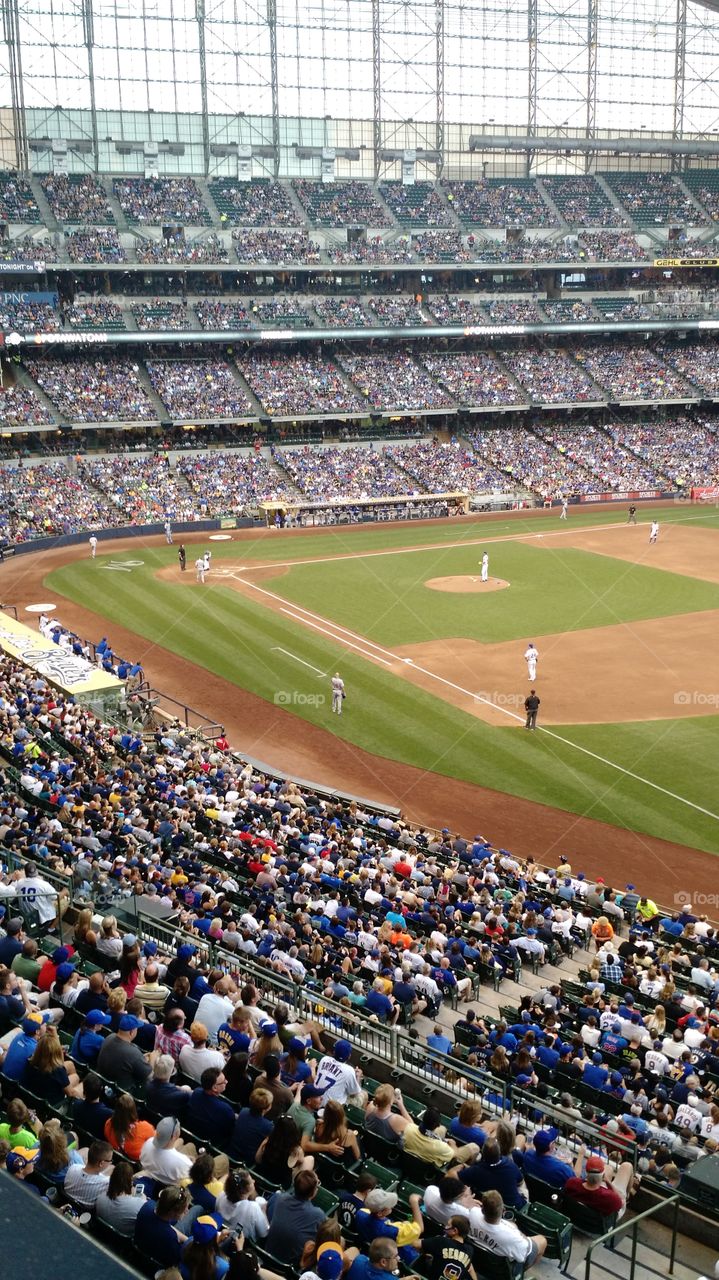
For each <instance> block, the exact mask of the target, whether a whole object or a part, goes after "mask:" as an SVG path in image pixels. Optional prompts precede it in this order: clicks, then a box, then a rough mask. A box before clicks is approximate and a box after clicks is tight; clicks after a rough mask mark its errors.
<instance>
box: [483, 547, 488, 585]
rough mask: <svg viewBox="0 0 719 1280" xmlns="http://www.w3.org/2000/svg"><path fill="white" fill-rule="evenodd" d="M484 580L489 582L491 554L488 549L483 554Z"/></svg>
mask: <svg viewBox="0 0 719 1280" xmlns="http://www.w3.org/2000/svg"><path fill="white" fill-rule="evenodd" d="M482 582H489V556H488V555H487V552H486V551H485V553H484V555H483V556H482Z"/></svg>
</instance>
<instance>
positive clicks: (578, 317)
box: [542, 298, 597, 324]
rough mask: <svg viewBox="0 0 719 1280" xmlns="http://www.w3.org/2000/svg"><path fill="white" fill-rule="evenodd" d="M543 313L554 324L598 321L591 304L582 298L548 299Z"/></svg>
mask: <svg viewBox="0 0 719 1280" xmlns="http://www.w3.org/2000/svg"><path fill="white" fill-rule="evenodd" d="M542 311H543V312H544V314H545V316H546V317H547V319H548V320H551V321H552V323H553V324H585V323H591V322H592V321H596V319H597V316H596V314H595V312H594V311H593V310H592V308H591V305H590V303H588V302H583V301H582V300H581V298H547V299H546V300H545V301H543V302H542Z"/></svg>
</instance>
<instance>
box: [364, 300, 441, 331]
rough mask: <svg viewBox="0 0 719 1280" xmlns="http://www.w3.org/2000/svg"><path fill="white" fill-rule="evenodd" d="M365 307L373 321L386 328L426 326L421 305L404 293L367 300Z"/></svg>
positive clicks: (425, 318)
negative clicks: (373, 318) (384, 325)
mask: <svg viewBox="0 0 719 1280" xmlns="http://www.w3.org/2000/svg"><path fill="white" fill-rule="evenodd" d="M367 307H368V309H369V311H370V312H371V313H372V315H373V316H374V317H375V320H376V321H377V320H378V321H379V323H380V324H386V325H387V326H388V327H392V328H398V329H404V328H408V327H409V326H416V325H419V324H427V317H426V315H425V314H424V311H423V310H422V303H421V301H419V300H418V299H415V298H413V297H412V296H411V295H410V294H406V293H389V294H386V293H383V294H378V295H377V296H376V297H373V298H368V299H367Z"/></svg>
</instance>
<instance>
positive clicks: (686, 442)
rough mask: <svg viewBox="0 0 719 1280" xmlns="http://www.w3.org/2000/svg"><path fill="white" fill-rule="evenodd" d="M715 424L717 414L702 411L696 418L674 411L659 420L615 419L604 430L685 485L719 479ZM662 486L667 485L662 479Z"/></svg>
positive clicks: (660, 474)
mask: <svg viewBox="0 0 719 1280" xmlns="http://www.w3.org/2000/svg"><path fill="white" fill-rule="evenodd" d="M717 427H718V424H717V419H716V418H711V419H710V418H708V417H707V416H706V414H703V413H702V414H700V415H698V417H697V418H695V419H691V418H689V417H688V416H687V415H686V414H676V415H674V416H672V417H669V418H665V419H663V420H662V421H661V422H651V423H649V422H639V423H627V422H614V423H609V424H607V426H606V430H607V431H608V432H609V433H610V435H611V436H612V439H613V440H615V441H616V442H617V443H618V444H620V445H622V446H623V447H624V448H625V449H630V450H631V451H632V452H633V453H635V454H636V455H637V456H638V457H639V458H642V459H644V460H645V462H646V463H647V464H648V465H649V466H650V467H651V468H652V470H653V471H654V473H655V474H656V475H657V477H665V476H668V477H669V479H670V480H671V481H672V483H673V484H676V485H678V486H679V488H684V487H685V486H690V485H691V484H699V485H701V484H707V485H714V484H717V483H719V435H718V434H717ZM661 487H662V488H665V489H668V488H669V487H670V486H669V485H668V484H664V483H663V484H662V486H661Z"/></svg>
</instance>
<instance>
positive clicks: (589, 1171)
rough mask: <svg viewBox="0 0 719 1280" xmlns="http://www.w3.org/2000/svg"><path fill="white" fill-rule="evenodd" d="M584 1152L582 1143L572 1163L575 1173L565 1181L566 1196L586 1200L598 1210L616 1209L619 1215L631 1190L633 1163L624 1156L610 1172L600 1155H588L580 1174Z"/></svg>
mask: <svg viewBox="0 0 719 1280" xmlns="http://www.w3.org/2000/svg"><path fill="white" fill-rule="evenodd" d="M584 1152H585V1148H584V1147H582V1149H581V1151H580V1153H579V1158H578V1160H577V1164H576V1166H575V1169H576V1171H577V1172H576V1176H575V1177H573V1178H569V1179H568V1180H567V1182H565V1184H564V1196H565V1198H567V1199H569V1200H575V1201H577V1202H578V1203H579V1204H585V1205H587V1207H588V1208H590V1209H595V1210H596V1212H597V1213H601V1214H605V1215H609V1214H611V1213H616V1214H618V1215H619V1217H621V1216H622V1214H623V1213H624V1210H625V1209H626V1207H627V1199H628V1198H629V1195H630V1194H631V1192H632V1190H633V1183H634V1168H633V1166H632V1165H631V1164H630V1163H629V1161H628V1160H625V1161H623V1162H622V1164H620V1165H618V1166H617V1168H616V1169H615V1170H614V1172H612V1170H611V1169H608V1168H607V1166H606V1164H605V1163H604V1161H603V1160H602V1158H601V1156H590V1157H589V1159H588V1160H587V1162H586V1164H585V1166H584V1178H582V1177H581V1173H580V1172H579V1171H580V1170H581V1161H582V1159H583V1156H584Z"/></svg>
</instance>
